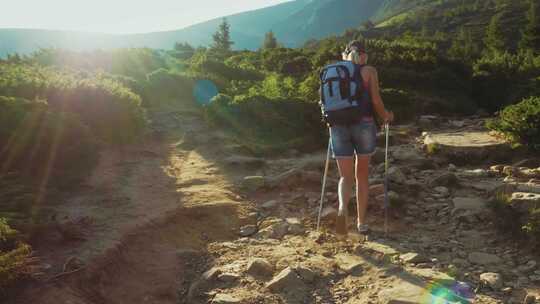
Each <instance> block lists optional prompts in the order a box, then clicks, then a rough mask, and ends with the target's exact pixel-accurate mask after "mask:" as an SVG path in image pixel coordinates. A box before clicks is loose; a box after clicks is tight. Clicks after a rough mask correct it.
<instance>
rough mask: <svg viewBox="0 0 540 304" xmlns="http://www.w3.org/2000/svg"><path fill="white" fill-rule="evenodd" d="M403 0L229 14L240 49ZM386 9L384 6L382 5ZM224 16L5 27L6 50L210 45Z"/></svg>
mask: <svg viewBox="0 0 540 304" xmlns="http://www.w3.org/2000/svg"><path fill="white" fill-rule="evenodd" d="M402 1H403V0H399V1H396V0H383V1H381V0H296V1H290V2H285V3H282V4H278V5H275V6H271V7H267V8H262V9H258V10H253V11H248V12H244V13H239V14H235V15H230V16H225V17H226V18H227V20H228V21H229V23H230V24H231V31H232V32H231V34H232V39H233V41H234V42H235V45H234V47H235V48H236V49H256V48H258V47H259V46H260V45H261V44H262V41H263V37H264V34H265V33H266V32H268V31H270V30H273V31H274V32H275V33H276V35H277V38H278V40H279V41H280V42H281V43H283V44H284V45H286V46H299V45H301V44H302V43H303V42H305V41H307V40H309V39H312V38H322V37H325V36H328V35H332V34H341V33H342V32H343V31H344V30H345V29H347V28H357V27H359V26H360V24H361V23H362V22H363V21H366V20H367V19H369V18H371V17H372V16H374V15H377V16H385V14H384V11H391V9H392V8H393V7H394V2H402ZM381 9H382V11H381ZM221 20H222V18H216V19H213V20H209V21H206V22H202V23H199V24H195V25H192V26H189V27H186V28H184V29H180V30H175V31H165V32H154V33H145V34H132V35H108V34H91V33H79V32H67V31H51V30H33V29H0V41H1V44H0V56H5V55H6V54H8V53H22V54H27V53H30V52H32V51H34V50H36V49H38V48H43V47H58V48H68V49H73V50H88V49H96V48H105V49H108V48H117V47H151V48H164V49H170V48H172V47H173V45H174V43H175V42H177V41H186V42H189V43H190V44H192V45H195V46H198V45H208V44H210V43H211V39H212V38H211V37H212V34H213V33H214V32H215V31H216V29H217V27H218V24H219V23H220V22H221Z"/></svg>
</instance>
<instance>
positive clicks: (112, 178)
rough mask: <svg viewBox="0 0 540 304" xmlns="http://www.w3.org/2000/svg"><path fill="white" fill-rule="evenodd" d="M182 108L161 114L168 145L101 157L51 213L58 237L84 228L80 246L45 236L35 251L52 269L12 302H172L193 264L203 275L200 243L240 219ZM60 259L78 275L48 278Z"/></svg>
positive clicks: (206, 145) (204, 133)
mask: <svg viewBox="0 0 540 304" xmlns="http://www.w3.org/2000/svg"><path fill="white" fill-rule="evenodd" d="M185 111H186V110H185V109H184V113H181V112H178V113H174V112H173V113H172V114H169V116H171V115H172V116H173V121H174V122H175V124H176V132H173V135H171V136H170V137H169V138H168V139H166V140H162V141H157V140H150V141H147V142H145V143H143V144H141V145H138V146H136V147H130V148H124V149H122V150H117V151H106V152H105V153H104V154H103V156H102V159H101V162H100V165H99V166H98V168H97V169H96V170H95V172H94V173H93V175H92V177H91V178H90V179H89V181H88V183H87V184H86V185H85V186H84V187H83V190H82V191H80V192H79V193H76V194H74V195H73V196H72V197H71V198H69V199H68V200H67V201H66V202H64V203H61V204H58V205H57V206H55V207H54V209H53V210H51V211H50V212H51V214H55V217H56V218H57V219H58V220H59V222H61V223H62V224H61V225H60V227H62V230H68V229H72V230H76V231H77V230H79V231H84V232H85V240H84V241H82V242H78V243H77V242H66V240H65V239H64V238H63V237H62V233H60V234H59V233H58V231H53V230H51V231H46V232H44V233H43V235H41V236H40V239H41V240H40V241H39V242H38V243H37V244H36V245H35V247H36V248H37V250H38V252H39V253H41V257H42V260H43V262H45V263H47V264H49V265H50V266H51V267H50V268H49V270H48V272H47V278H46V279H45V281H46V282H48V283H40V284H37V285H36V286H33V287H31V288H29V289H28V290H27V291H26V292H25V293H24V294H23V295H22V296H21V297H19V299H18V301H17V303H36V304H37V303H44V304H45V303H100V304H101V303H178V302H179V301H180V297H182V295H181V292H179V290H181V289H182V286H183V284H184V283H185V284H188V283H189V282H190V281H191V280H192V279H193V278H190V276H195V274H197V271H200V269H197V265H200V266H201V267H203V268H204V265H205V263H206V259H207V258H208V257H207V254H206V253H205V250H206V244H207V243H208V242H210V241H219V240H229V239H232V238H233V237H234V236H235V235H236V231H238V228H239V227H240V225H241V224H245V223H246V220H245V217H246V215H247V209H246V206H247V204H245V203H244V202H242V201H241V200H239V199H240V197H239V196H238V195H236V194H234V192H233V191H232V190H231V187H232V185H231V182H230V180H229V179H228V178H229V177H227V176H225V175H224V174H223V173H222V169H221V168H219V167H218V166H217V165H216V163H215V160H214V159H212V157H214V155H217V154H218V153H217V152H218V151H217V150H216V149H217V146H216V145H215V144H214V141H213V138H214V137H213V136H214V135H213V133H212V131H211V130H210V129H208V128H207V127H206V126H205V125H204V123H203V122H202V121H201V119H200V117H199V116H193V115H191V116H189V115H190V114H193V113H196V112H185ZM164 119H170V117H169V118H164ZM199 143H202V144H199ZM199 151H201V152H199ZM201 153H204V154H205V155H202V154H201ZM81 219H83V220H81ZM193 251H194V252H197V254H191V256H189V253H190V252H191V253H193ZM186 253H187V256H186ZM193 258H194V259H193ZM183 259H184V260H186V259H191V260H189V261H187V262H186V261H182V260H183ZM66 261H76V262H77V263H78V264H79V265H77V266H76V267H75V268H78V267H81V266H82V268H81V270H80V271H77V272H75V273H73V274H67V275H64V276H61V277H60V278H59V279H52V278H54V275H55V274H56V273H59V272H61V271H63V270H67V271H69V270H70V269H69V267H73V266H71V265H65V264H64V263H65V262H66ZM185 265H187V267H184V266H185ZM66 266H68V269H65V268H66ZM188 287H189V285H188Z"/></svg>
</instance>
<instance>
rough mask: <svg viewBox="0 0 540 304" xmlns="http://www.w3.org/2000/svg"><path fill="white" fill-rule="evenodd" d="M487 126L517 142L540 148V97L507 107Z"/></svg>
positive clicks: (536, 148)
mask: <svg viewBox="0 0 540 304" xmlns="http://www.w3.org/2000/svg"><path fill="white" fill-rule="evenodd" d="M487 126H488V128H490V129H492V130H495V131H498V132H501V133H503V134H504V135H505V136H506V137H507V138H508V139H510V140H511V141H513V142H515V143H521V144H524V145H526V146H528V147H530V148H532V149H535V150H540V97H538V96H536V97H530V98H526V99H524V100H523V101H521V102H520V103H518V104H515V105H510V106H508V107H506V108H505V109H504V110H502V111H501V112H500V113H499V115H498V117H496V118H495V119H493V120H490V121H489V122H488V124H487Z"/></svg>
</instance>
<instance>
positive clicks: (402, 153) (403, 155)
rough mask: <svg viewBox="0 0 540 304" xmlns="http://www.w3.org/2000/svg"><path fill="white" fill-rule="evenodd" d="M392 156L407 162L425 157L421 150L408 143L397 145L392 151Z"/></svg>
mask: <svg viewBox="0 0 540 304" xmlns="http://www.w3.org/2000/svg"><path fill="white" fill-rule="evenodd" d="M392 156H393V157H394V159H396V160H398V161H407V162H410V161H416V160H421V159H424V157H423V156H422V155H421V154H420V151H417V150H416V149H415V148H414V147H413V146H407V145H403V146H398V147H396V148H395V149H394V151H393V152H392Z"/></svg>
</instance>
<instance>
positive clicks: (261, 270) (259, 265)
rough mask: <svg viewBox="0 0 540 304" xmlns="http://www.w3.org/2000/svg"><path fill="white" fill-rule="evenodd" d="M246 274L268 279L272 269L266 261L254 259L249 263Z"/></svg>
mask: <svg viewBox="0 0 540 304" xmlns="http://www.w3.org/2000/svg"><path fill="white" fill-rule="evenodd" d="M246 272H247V273H248V274H250V275H252V276H254V277H263V278H264V277H270V276H272V274H274V267H273V266H272V264H270V263H269V262H268V260H266V259H262V258H255V259H252V260H251V261H249V263H248V266H247V270H246Z"/></svg>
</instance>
